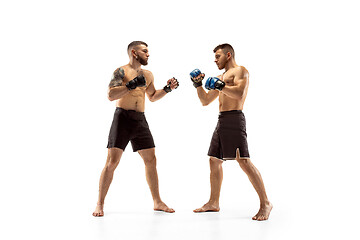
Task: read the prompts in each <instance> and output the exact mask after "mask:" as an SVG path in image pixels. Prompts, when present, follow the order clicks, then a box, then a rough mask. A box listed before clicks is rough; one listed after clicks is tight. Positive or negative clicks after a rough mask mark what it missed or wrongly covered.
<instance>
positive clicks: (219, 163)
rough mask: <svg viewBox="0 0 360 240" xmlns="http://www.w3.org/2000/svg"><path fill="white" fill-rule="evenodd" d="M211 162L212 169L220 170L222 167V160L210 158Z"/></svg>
mask: <svg viewBox="0 0 360 240" xmlns="http://www.w3.org/2000/svg"><path fill="white" fill-rule="evenodd" d="M209 162H210V167H211V168H220V167H221V166H222V160H220V159H217V158H214V157H210V160H209Z"/></svg>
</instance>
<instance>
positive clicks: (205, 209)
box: [193, 203, 220, 213]
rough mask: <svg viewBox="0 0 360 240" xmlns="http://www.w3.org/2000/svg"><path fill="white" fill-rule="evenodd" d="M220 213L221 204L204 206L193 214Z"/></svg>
mask: <svg viewBox="0 0 360 240" xmlns="http://www.w3.org/2000/svg"><path fill="white" fill-rule="evenodd" d="M218 211H220V207H219V204H210V203H206V204H205V205H204V206H202V207H201V208H197V209H195V210H194V211H193V212H195V213H200V212H218Z"/></svg>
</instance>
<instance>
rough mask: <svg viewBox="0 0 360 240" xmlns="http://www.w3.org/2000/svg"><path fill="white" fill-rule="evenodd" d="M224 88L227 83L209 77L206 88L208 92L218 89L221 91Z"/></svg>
mask: <svg viewBox="0 0 360 240" xmlns="http://www.w3.org/2000/svg"><path fill="white" fill-rule="evenodd" d="M224 87H225V83H224V82H223V81H221V80H220V79H219V78H217V77H209V78H208V79H207V80H206V83H205V88H206V89H207V90H214V89H217V90H219V91H221V90H222V89H223V88H224Z"/></svg>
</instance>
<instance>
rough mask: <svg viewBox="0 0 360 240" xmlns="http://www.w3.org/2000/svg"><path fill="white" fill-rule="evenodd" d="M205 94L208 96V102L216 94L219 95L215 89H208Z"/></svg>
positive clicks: (213, 98)
mask: <svg viewBox="0 0 360 240" xmlns="http://www.w3.org/2000/svg"><path fill="white" fill-rule="evenodd" d="M207 96H208V100H209V101H210V102H212V101H214V100H215V99H216V98H217V97H218V96H219V91H217V90H210V91H209V92H208V93H207Z"/></svg>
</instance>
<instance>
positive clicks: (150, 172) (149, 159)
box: [138, 148, 175, 213]
mask: <svg viewBox="0 0 360 240" xmlns="http://www.w3.org/2000/svg"><path fill="white" fill-rule="evenodd" d="M138 153H139V154H140V156H141V157H142V159H143V160H144V163H145V173H146V181H147V183H148V185H149V188H150V191H151V195H152V197H153V200H154V210H156V211H164V212H169V213H173V212H175V211H174V209H172V208H169V207H168V206H166V204H165V203H164V202H163V201H162V200H161V198H160V194H159V182H158V174H157V170H156V156H155V148H148V149H143V150H139V151H138Z"/></svg>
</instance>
